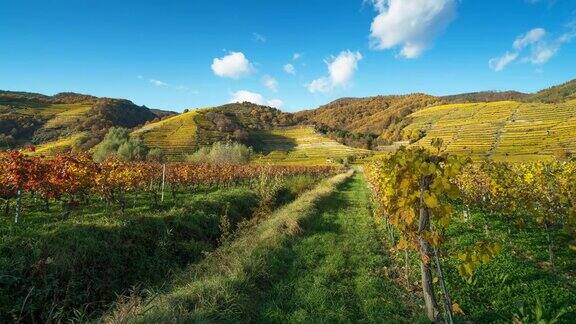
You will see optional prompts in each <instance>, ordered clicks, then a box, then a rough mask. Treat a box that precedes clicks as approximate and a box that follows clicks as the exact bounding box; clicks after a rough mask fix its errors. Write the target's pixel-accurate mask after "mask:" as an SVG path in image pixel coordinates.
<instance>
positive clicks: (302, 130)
mask: <svg viewBox="0 0 576 324" xmlns="http://www.w3.org/2000/svg"><path fill="white" fill-rule="evenodd" d="M254 137H255V139H256V140H257V141H258V142H260V143H261V145H262V147H261V149H262V150H264V151H266V152H270V153H268V154H267V155H265V156H263V157H262V158H260V159H259V160H258V162H259V163H273V164H326V163H331V162H333V161H335V160H337V159H339V158H344V157H348V156H359V155H365V154H368V152H369V151H368V150H362V149H356V148H352V147H348V146H345V145H342V144H340V143H338V142H336V141H334V140H331V139H329V138H327V137H325V136H322V135H320V134H318V133H316V132H315V131H314V128H312V127H310V126H300V127H292V128H286V129H281V130H272V131H261V132H258V133H256V134H255V135H254Z"/></svg>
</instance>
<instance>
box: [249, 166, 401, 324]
mask: <svg viewBox="0 0 576 324" xmlns="http://www.w3.org/2000/svg"><path fill="white" fill-rule="evenodd" d="M302 228H303V231H304V232H303V234H302V235H300V236H297V237H295V238H294V239H293V240H292V242H291V243H290V244H288V245H286V246H285V247H284V248H283V249H281V250H280V251H279V252H278V253H277V254H276V256H275V258H274V259H273V260H272V261H271V262H274V265H275V266H274V267H272V269H273V270H274V271H272V273H274V274H275V275H274V277H273V278H270V279H272V280H271V282H272V285H271V287H270V289H269V291H267V292H266V293H265V294H264V295H263V298H262V299H261V300H262V303H261V307H260V309H259V310H258V316H259V317H260V320H259V321H265V322H382V321H383V320H388V321H392V322H397V321H402V320H407V318H406V317H407V316H408V317H409V313H410V312H409V311H408V310H407V309H406V306H404V305H405V304H404V303H403V302H402V297H401V289H400V288H398V287H396V286H395V284H394V283H393V282H392V281H391V280H390V279H388V278H386V276H385V274H384V273H383V267H384V266H385V265H387V264H388V263H389V259H388V257H387V255H386V252H385V251H384V250H383V247H382V244H381V241H380V239H379V233H377V230H376V228H375V226H374V223H373V219H372V214H371V209H370V201H369V193H368V189H367V187H366V184H365V182H364V179H363V178H362V175H361V174H356V175H355V176H354V177H353V178H351V179H350V180H349V181H347V182H346V183H344V184H343V185H341V187H340V188H339V189H338V190H337V191H336V192H335V193H334V194H333V195H332V196H330V197H328V198H326V199H324V200H323V201H321V202H320V203H319V205H318V208H317V214H316V215H314V216H312V217H310V218H309V220H308V221H307V222H306V223H304V224H302Z"/></svg>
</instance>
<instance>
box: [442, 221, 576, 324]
mask: <svg viewBox="0 0 576 324" xmlns="http://www.w3.org/2000/svg"><path fill="white" fill-rule="evenodd" d="M484 225H486V226H487V227H486V229H485V227H484ZM509 229H510V231H509ZM448 235H449V236H450V237H453V238H454V239H451V241H450V244H449V245H448V251H449V253H457V251H460V250H462V249H463V248H465V247H467V246H470V245H472V244H473V243H474V242H475V241H478V240H491V241H494V240H496V241H499V242H501V243H503V245H504V250H503V251H502V252H501V253H500V255H499V256H498V257H497V258H496V259H495V260H493V261H491V262H490V263H488V264H486V265H483V266H481V267H480V268H479V269H478V270H477V272H476V277H475V280H474V281H473V282H472V283H467V282H465V281H464V280H463V279H462V278H461V277H460V275H459V274H458V273H457V271H456V270H455V265H456V264H455V260H454V259H452V260H451V261H450V263H448V265H449V266H448V267H447V270H448V271H447V280H448V283H449V289H450V292H451V293H452V298H453V299H454V300H455V301H456V302H458V303H459V304H460V305H461V306H462V309H463V310H464V312H465V313H466V316H464V317H463V318H462V319H466V320H470V321H472V322H476V323H486V322H494V321H499V322H510V321H511V320H512V318H513V316H514V314H519V313H520V308H521V307H524V308H525V309H526V310H527V311H530V312H533V311H534V309H535V307H536V305H537V304H538V303H540V304H541V305H542V308H543V310H544V315H545V318H547V319H551V318H552V317H554V316H555V315H556V314H558V313H559V312H560V310H561V309H563V308H564V309H567V310H569V309H570V308H571V311H569V313H568V314H566V315H564V316H563V317H561V319H560V322H562V323H574V322H575V321H576V284H575V278H576V257H575V256H576V253H574V252H573V251H570V250H569V248H568V242H569V238H568V236H567V234H566V233H564V232H563V231H562V230H561V229H557V230H554V231H553V241H554V242H555V255H556V256H555V266H554V267H552V266H551V265H550V264H549V263H548V262H547V261H548V245H547V240H546V236H545V232H544V229H543V228H540V227H538V226H537V225H536V224H527V225H526V226H525V227H524V228H522V229H518V228H515V227H514V225H511V221H510V220H509V219H507V218H506V217H504V216H501V215H492V214H489V213H486V212H483V211H479V210H477V211H474V212H473V213H472V215H471V218H470V219H469V221H467V222H464V221H460V222H457V223H456V224H455V225H454V226H452V227H451V229H450V231H449V233H448Z"/></svg>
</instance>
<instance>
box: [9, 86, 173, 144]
mask: <svg viewBox="0 0 576 324" xmlns="http://www.w3.org/2000/svg"><path fill="white" fill-rule="evenodd" d="M166 114H170V113H169V112H163V111H155V112H154V111H152V110H150V109H148V108H147V107H144V106H137V105H135V104H133V103H132V102H131V101H128V100H124V99H111V98H98V97H94V96H88V95H82V94H76V93H60V94H57V95H54V96H45V95H41V94H37V93H27V92H11V91H0V148H11V147H20V146H23V145H27V144H34V145H37V146H38V148H39V152H44V153H47V154H50V153H54V152H58V151H66V150H69V149H71V148H77V149H89V148H90V147H92V146H94V145H96V144H97V143H98V142H99V141H100V140H101V139H102V137H103V135H104V134H105V133H106V131H107V130H108V129H109V128H110V127H113V126H120V127H127V128H133V127H136V126H139V125H142V124H144V123H146V122H148V121H152V120H154V119H159V118H160V116H165V115H166Z"/></svg>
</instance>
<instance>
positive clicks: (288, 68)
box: [284, 63, 296, 74]
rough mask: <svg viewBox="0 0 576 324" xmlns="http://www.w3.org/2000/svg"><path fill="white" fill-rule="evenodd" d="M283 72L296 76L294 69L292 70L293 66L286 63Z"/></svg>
mask: <svg viewBox="0 0 576 324" xmlns="http://www.w3.org/2000/svg"><path fill="white" fill-rule="evenodd" d="M284 72H286V73H288V74H296V68H294V65H292V64H290V63H288V64H286V65H284Z"/></svg>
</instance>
